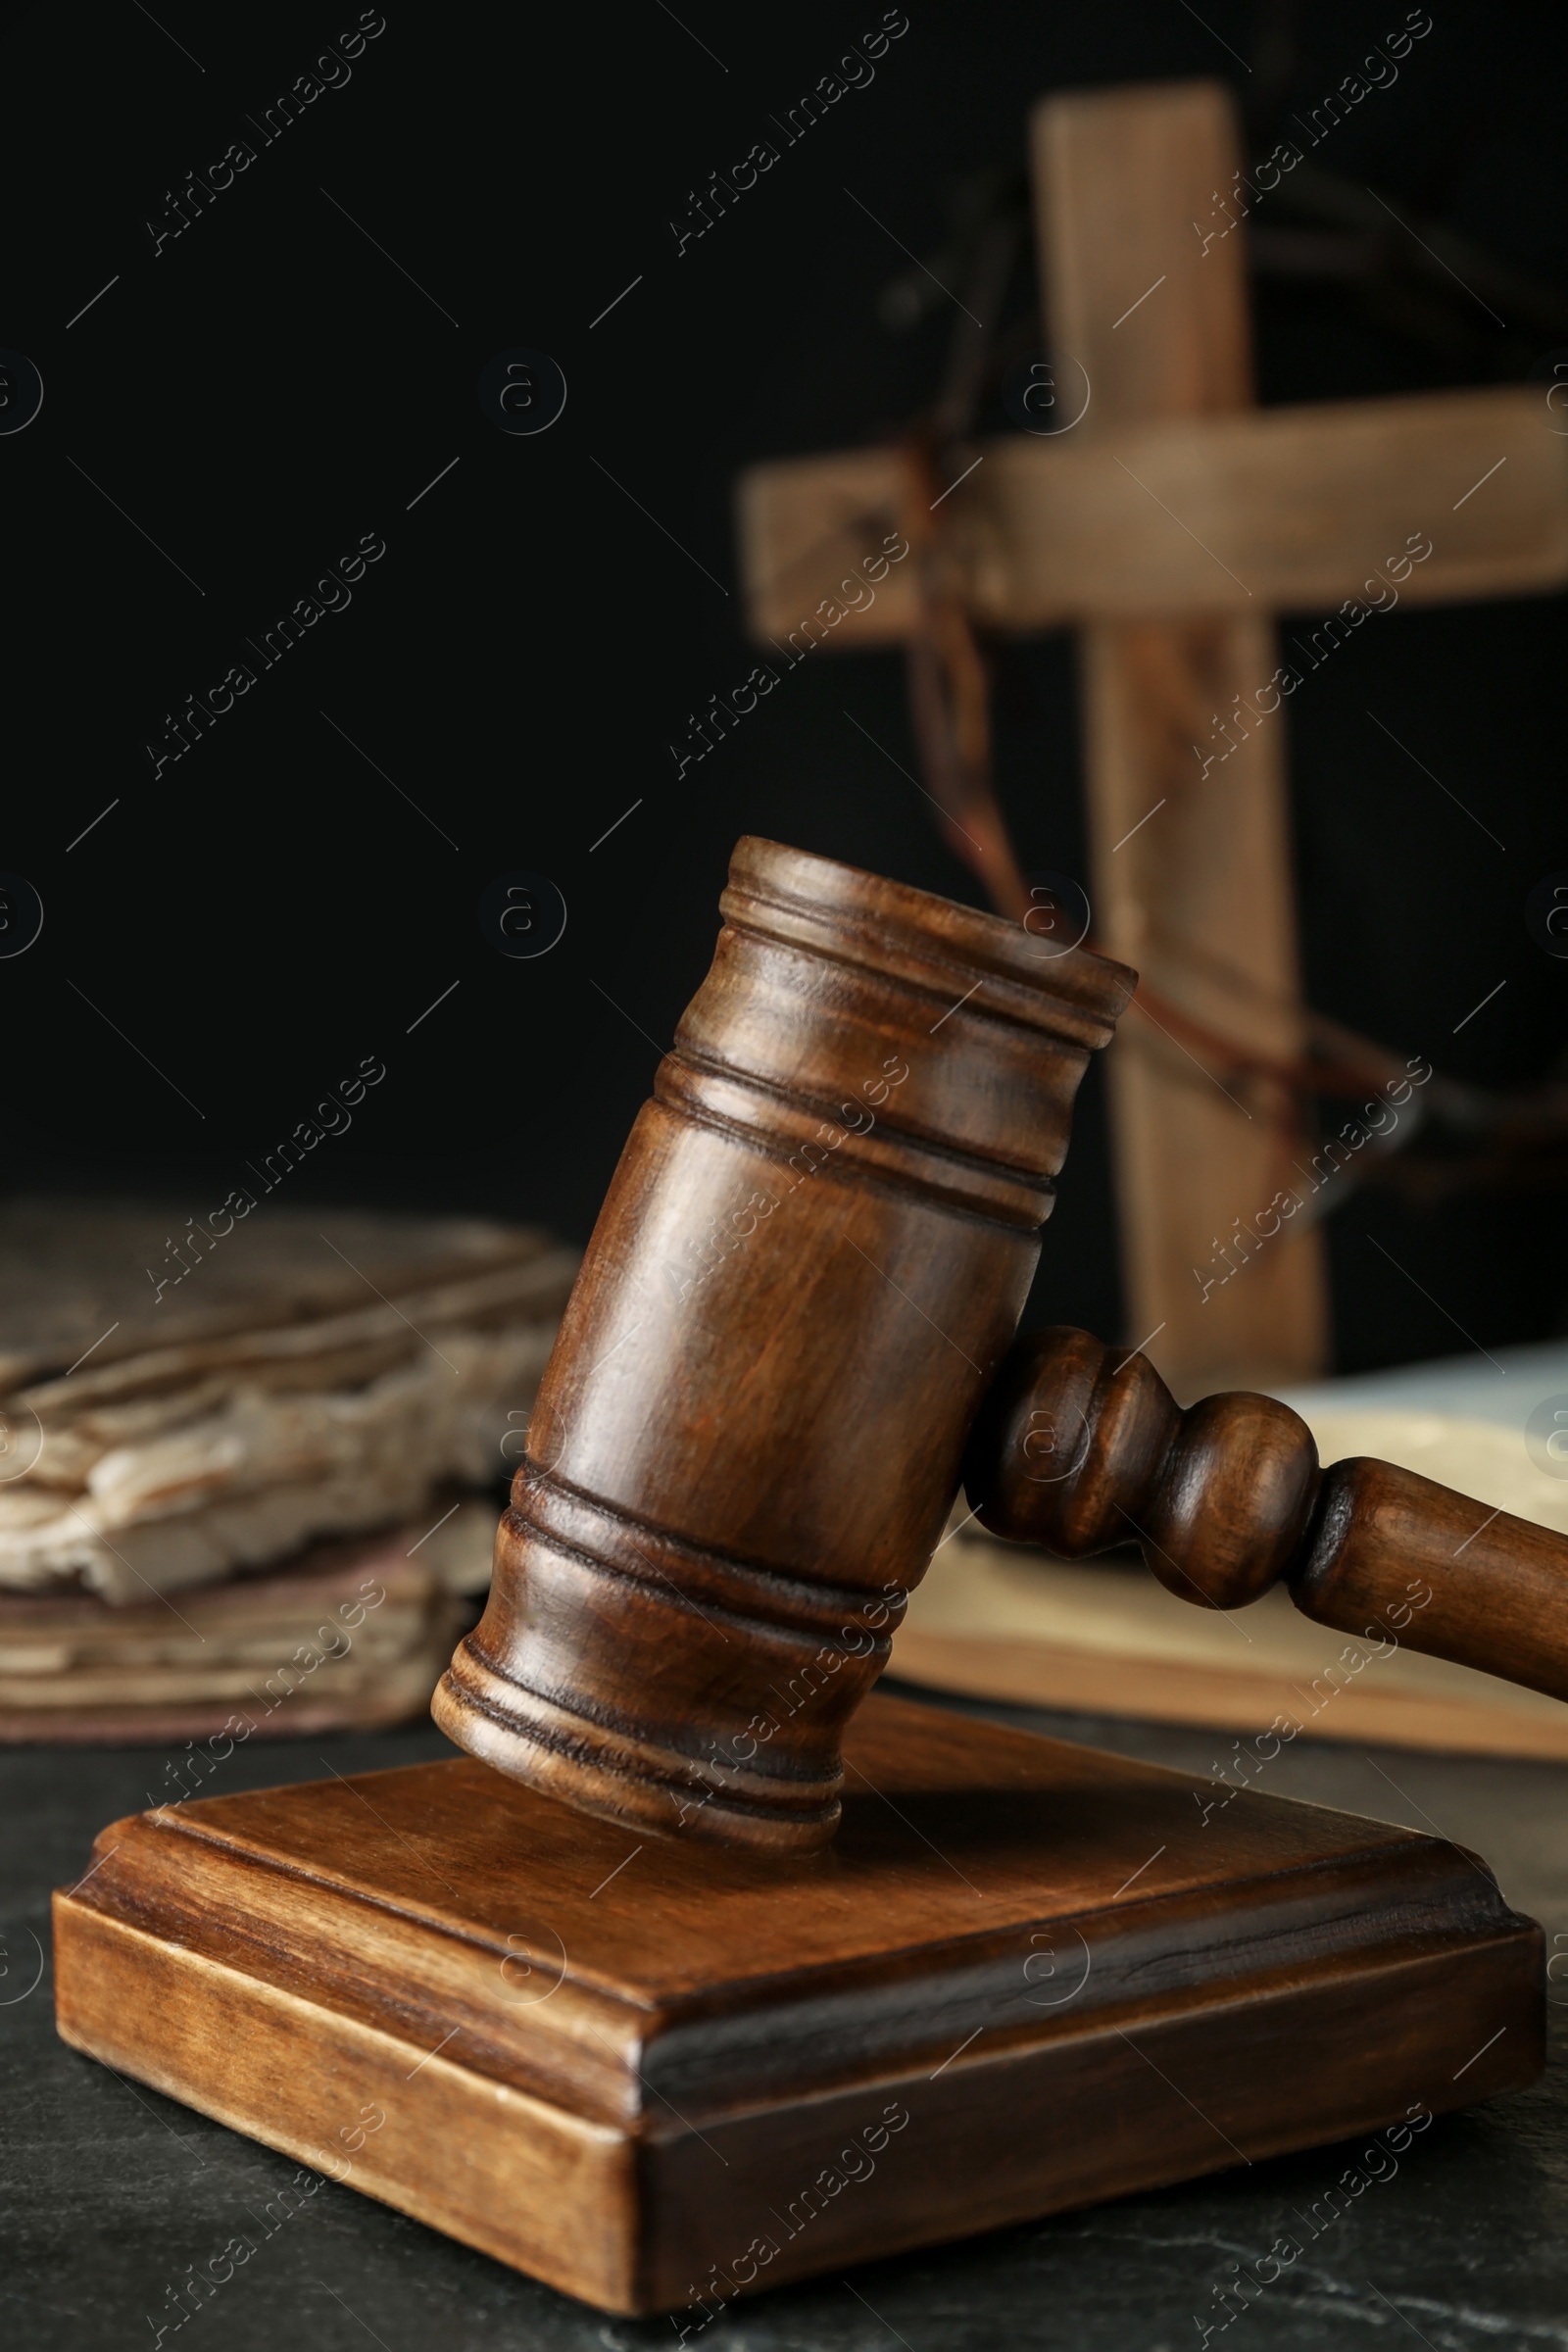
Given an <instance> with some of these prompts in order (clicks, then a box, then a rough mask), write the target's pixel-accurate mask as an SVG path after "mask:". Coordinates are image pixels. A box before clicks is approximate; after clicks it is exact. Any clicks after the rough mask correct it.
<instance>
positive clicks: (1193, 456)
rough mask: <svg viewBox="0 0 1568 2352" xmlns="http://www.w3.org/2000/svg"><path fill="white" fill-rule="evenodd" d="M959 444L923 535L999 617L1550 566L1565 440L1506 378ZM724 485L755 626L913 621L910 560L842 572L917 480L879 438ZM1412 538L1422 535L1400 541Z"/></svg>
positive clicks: (863, 639)
mask: <svg viewBox="0 0 1568 2352" xmlns="http://www.w3.org/2000/svg"><path fill="white" fill-rule="evenodd" d="M1152 299H1160V300H1162V299H1163V289H1162V291H1161V295H1160V296H1158V297H1152ZM1128 323H1129V325H1130V324H1131V321H1129V322H1128ZM1123 331H1125V329H1124V330H1123ZM1086 422H1087V419H1086ZM977 449H978V452H979V454H980V455H981V457H982V460H983V462H982V464H981V465H980V466H978V467H977V468H976V470H975V471H974V472H973V473H972V474H970V476H969V478H968V480H967V481H965V482H964V483H962V484H961V485H960V487H958V488H957V489H956V490H955V491H954V492H953V493H952V495H951V497H950V498H949V499H948V500H947V501H946V502H945V503H944V508H943V513H944V515H946V516H947V527H946V533H945V555H946V558H947V561H948V563H949V564H950V566H951V575H950V576H951V578H952V580H953V583H954V587H955V590H956V593H957V594H958V596H959V597H960V598H961V600H962V602H963V604H964V606H965V608H966V610H967V611H968V612H969V613H970V614H971V616H972V617H973V618H974V619H975V620H977V621H978V622H979V623H980V624H981V625H982V626H983V627H985V628H989V629H996V630H998V631H1002V632H1015V631H1019V630H1028V629H1047V628H1059V627H1062V626H1065V625H1070V624H1074V623H1082V622H1086V621H1094V620H1139V619H1156V618H1160V617H1162V616H1164V617H1168V616H1169V615H1170V614H1172V613H1181V614H1186V615H1192V616H1198V615H1202V614H1213V615H1216V616H1220V615H1234V614H1237V613H1252V612H1254V611H1256V610H1258V609H1259V608H1261V609H1262V610H1263V611H1264V612H1269V613H1325V612H1332V611H1334V610H1335V609H1336V608H1337V607H1338V606H1339V605H1340V604H1341V603H1343V602H1344V601H1345V600H1346V599H1347V598H1352V597H1353V598H1357V599H1359V600H1360V601H1361V602H1362V603H1363V604H1374V605H1376V606H1377V608H1378V609H1379V610H1380V611H1390V610H1393V609H1394V608H1395V606H1396V604H1402V605H1428V604H1442V603H1451V602H1454V601H1457V600H1460V599H1463V600H1465V601H1472V600H1477V599H1481V598H1486V597H1494V596H1517V595H1519V594H1520V593H1521V592H1523V591H1526V590H1530V589H1536V590H1546V589H1550V588H1555V587H1559V586H1560V585H1561V584H1562V582H1563V580H1564V579H1568V458H1565V457H1564V454H1563V445H1562V442H1561V440H1559V439H1558V438H1556V437H1554V436H1553V435H1552V434H1551V433H1549V432H1545V431H1544V430H1543V429H1542V422H1541V404H1540V402H1539V400H1536V399H1534V398H1533V397H1532V396H1531V394H1530V393H1528V392H1526V391H1522V390H1515V389H1514V388H1512V387H1511V386H1497V387H1495V388H1489V389H1487V390H1484V391H1477V392H1434V393H1419V394H1414V395H1411V396H1407V397H1401V398H1398V399H1392V400H1376V401H1325V402H1323V403H1322V404H1321V405H1319V406H1314V407H1311V408H1287V409H1267V410H1260V411H1256V412H1252V413H1248V412H1245V411H1244V412H1241V413H1240V414H1236V415H1229V416H1219V417H1203V416H1196V417H1158V418H1156V419H1155V420H1154V421H1153V422H1151V423H1136V422H1135V423H1128V424H1121V425H1107V426H1104V427H1103V428H1102V429H1098V430H1097V431H1096V432H1095V434H1094V435H1093V436H1092V437H1088V438H1086V437H1084V436H1083V435H1082V434H1081V433H1080V432H1079V431H1078V430H1077V429H1074V431H1073V432H1071V433H1069V434H1067V435H1065V436H1063V437H1062V438H1061V439H1060V440H1059V441H1058V440H1055V439H1052V440H1041V441H1029V440H1025V439H1024V438H1022V437H1021V436H1019V437H1015V438H1009V439H1006V440H1000V441H987V442H983V443H980V444H977ZM1499 461H1501V469H1500V470H1499V471H1497V472H1496V473H1495V475H1494V478H1493V479H1492V480H1491V481H1489V482H1488V483H1487V484H1486V488H1485V491H1484V492H1483V493H1479V494H1478V495H1477V496H1475V497H1474V498H1471V499H1467V500H1465V503H1464V504H1463V505H1461V506H1459V508H1458V511H1457V513H1455V512H1454V507H1455V502H1456V501H1457V500H1460V499H1461V498H1463V496H1464V493H1465V492H1466V491H1468V490H1469V489H1470V488H1471V487H1472V485H1473V484H1474V483H1476V482H1477V481H1479V480H1480V479H1481V478H1482V476H1483V475H1485V474H1486V473H1487V472H1488V471H1489V469H1491V468H1493V467H1495V466H1498V464H1499ZM738 501H739V522H740V543H741V564H742V572H743V576H744V579H745V584H746V594H747V599H748V613H749V616H750V622H751V626H752V629H753V633H754V634H755V636H756V637H757V640H758V642H759V643H760V644H762V643H765V641H766V640H767V639H768V638H769V637H774V638H778V639H780V640H782V639H784V638H786V637H787V636H788V635H789V633H790V631H791V630H792V629H799V628H801V627H803V626H804V625H806V624H807V623H809V621H810V619H811V617H812V616H813V615H814V614H816V613H817V610H818V607H819V605H821V604H822V603H823V601H824V600H828V601H830V602H833V601H837V602H839V603H840V604H842V606H843V607H844V608H846V609H845V611H844V617H843V618H842V619H841V620H836V621H834V623H833V625H832V627H831V629H830V630H826V631H824V632H823V635H822V642H823V645H824V647H825V648H828V649H836V650H837V651H839V652H846V651H848V652H854V651H856V650H857V649H858V648H864V647H869V646H872V645H895V644H900V643H902V642H903V641H904V640H905V639H906V638H907V637H908V636H909V635H910V634H911V633H912V632H913V629H914V627H915V623H916V620H917V618H918V615H919V606H920V598H919V584H918V581H917V580H916V578H915V576H914V574H913V572H912V569H910V568H909V567H908V566H907V565H905V564H894V565H893V566H891V567H890V569H889V570H888V572H887V574H886V577H885V578H883V579H882V580H880V581H879V582H876V583H874V590H875V592H874V595H873V596H872V597H871V598H870V599H869V601H868V600H867V597H866V593H865V591H866V587H867V586H871V585H873V583H863V584H861V585H859V586H857V584H856V583H855V581H854V578H853V574H854V573H855V572H856V570H857V568H858V567H859V566H862V565H863V564H865V562H866V560H867V558H868V557H874V555H875V553H876V551H877V549H878V548H879V547H880V546H881V543H882V540H883V538H884V537H885V535H886V534H888V533H889V532H900V533H902V534H903V535H904V536H905V537H906V538H908V537H909V536H910V534H911V533H912V532H913V531H915V530H916V529H917V528H918V524H919V505H918V501H919V485H918V483H917V482H916V481H915V479H914V477H913V475H912V472H911V471H910V469H909V468H908V466H907V463H906V461H905V460H904V459H903V457H902V456H901V454H900V453H899V452H898V451H897V450H890V449H867V450H856V451H852V452H848V453H845V454H844V455H841V456H832V457H822V458H790V459H784V460H780V461H777V462H775V463H772V464H769V465H765V466H754V467H752V468H751V470H750V471H749V472H748V473H746V474H745V475H743V477H742V480H741V484H740V487H739V491H738ZM1162 510H1164V511H1162ZM1172 514H1176V515H1180V516H1181V519H1182V522H1183V524H1185V526H1186V528H1185V529H1175V528H1173V527H1172V524H1171V520H1170V516H1171V515H1172ZM1411 538H1418V539H1419V538H1425V539H1426V540H1427V541H1428V543H1429V545H1430V547H1431V553H1430V555H1428V556H1426V557H1424V558H1422V559H1421V560H1420V561H1418V562H1417V561H1411V560H1410V559H1409V558H1408V557H1407V556H1406V555H1405V553H1404V550H1405V543H1406V541H1407V540H1409V539H1411ZM1391 559H1392V560H1393V561H1394V565H1395V572H1394V576H1393V577H1392V578H1391V577H1389V576H1388V575H1387V574H1385V573H1384V572H1383V566H1384V565H1385V564H1388V563H1389V562H1390V561H1391ZM846 582H848V585H846ZM1269 674H1270V672H1269V671H1268V670H1265V671H1264V672H1263V673H1262V677H1260V678H1255V679H1253V680H1252V681H1251V683H1250V686H1249V687H1248V688H1247V689H1246V691H1248V692H1249V693H1250V692H1253V691H1255V689H1256V688H1258V687H1259V686H1261V684H1262V683H1263V680H1264V679H1266V678H1267V677H1268V676H1269ZM1204 715H1205V724H1206V718H1207V713H1205V714H1204Z"/></svg>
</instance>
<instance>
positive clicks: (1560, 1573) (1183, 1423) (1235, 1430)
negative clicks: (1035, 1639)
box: [963, 1326, 1568, 1698]
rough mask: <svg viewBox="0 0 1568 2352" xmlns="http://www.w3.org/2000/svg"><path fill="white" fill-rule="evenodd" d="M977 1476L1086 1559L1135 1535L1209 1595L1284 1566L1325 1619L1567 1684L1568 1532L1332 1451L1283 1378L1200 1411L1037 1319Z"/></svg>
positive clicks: (1019, 1528)
mask: <svg viewBox="0 0 1568 2352" xmlns="http://www.w3.org/2000/svg"><path fill="white" fill-rule="evenodd" d="M963 1483H964V1487H965V1489H966V1490H967V1493H968V1496H969V1500H970V1502H971V1504H973V1505H975V1506H976V1515H977V1517H978V1518H979V1520H980V1523H981V1525H982V1526H983V1527H986V1528H989V1529H990V1530H991V1532H992V1533H993V1534H994V1535H999V1536H1005V1537H1008V1538H1010V1539H1011V1540H1012V1541H1013V1542H1014V1543H1023V1544H1043V1545H1045V1546H1046V1547H1047V1548H1048V1549H1049V1550H1051V1551H1054V1552H1056V1553H1057V1554H1059V1555H1060V1556H1062V1557H1064V1558H1066V1559H1082V1558H1083V1557H1085V1556H1086V1555H1087V1554H1089V1553H1091V1552H1096V1551H1104V1550H1107V1549H1108V1548H1109V1547H1110V1546H1111V1545H1113V1544H1125V1543H1128V1542H1135V1543H1137V1544H1139V1545H1140V1546H1141V1548H1142V1550H1143V1555H1144V1558H1145V1560H1146V1562H1147V1563H1148V1565H1149V1566H1150V1567H1151V1568H1152V1570H1153V1572H1154V1574H1155V1575H1156V1576H1157V1577H1158V1578H1159V1579H1160V1581H1161V1583H1162V1584H1164V1585H1167V1586H1168V1587H1169V1588H1170V1590H1171V1592H1173V1593H1179V1594H1180V1595H1181V1596H1182V1597H1183V1598H1184V1599H1186V1600H1192V1601H1196V1602H1198V1603H1199V1604H1200V1605H1201V1606H1202V1607H1205V1608H1213V1609H1234V1608H1239V1607H1241V1606H1242V1604H1243V1603H1244V1602H1246V1601H1250V1600H1255V1599H1256V1597H1257V1596H1258V1594H1259V1593H1263V1592H1266V1591H1267V1589H1268V1587H1269V1586H1270V1585H1272V1584H1274V1583H1275V1582H1276V1581H1277V1580H1278V1579H1281V1578H1283V1579H1284V1581H1285V1583H1286V1585H1287V1586H1288V1587H1289V1590H1290V1593H1291V1597H1292V1599H1293V1600H1294V1601H1295V1602H1296V1605H1297V1607H1298V1608H1299V1609H1301V1610H1302V1611H1304V1613H1305V1614H1306V1615H1307V1616H1308V1617H1315V1618H1316V1619H1317V1620H1318V1622H1319V1623H1320V1624H1323V1625H1332V1626H1336V1627H1338V1628H1339V1630H1340V1631H1341V1632H1342V1633H1347V1634H1353V1635H1355V1636H1356V1637H1357V1638H1358V1639H1362V1640H1366V1641H1382V1640H1385V1639H1389V1640H1392V1641H1393V1642H1402V1643H1403V1644H1404V1645H1405V1647H1406V1648H1408V1649H1419V1650H1425V1651H1427V1652H1428V1653H1429V1654H1430V1655H1432V1656H1434V1657H1439V1658H1451V1659H1453V1660H1455V1662H1456V1663H1458V1664H1459V1665H1462V1666H1478V1667H1480V1668H1482V1669H1483V1670H1484V1671H1485V1672H1486V1673H1488V1674H1496V1675H1501V1676H1502V1677H1503V1678H1504V1679H1505V1680H1506V1681H1508V1682H1511V1683H1522V1684H1524V1685H1525V1686H1526V1687H1527V1688H1528V1689H1530V1690H1532V1691H1546V1692H1548V1693H1549V1694H1550V1696H1552V1697H1553V1698H1568V1541H1565V1540H1564V1539H1563V1538H1562V1537H1560V1536H1555V1535H1552V1534H1550V1533H1549V1532H1548V1531H1547V1530H1546V1529H1545V1528H1543V1527H1537V1526H1535V1525H1534V1524H1532V1522H1530V1521H1529V1520H1525V1519H1515V1518H1512V1517H1510V1515H1509V1514H1508V1513H1507V1512H1506V1511H1489V1510H1488V1509H1487V1507H1486V1505H1485V1504H1484V1503H1480V1502H1474V1501H1472V1500H1471V1499H1470V1498H1469V1497H1468V1496H1467V1495H1456V1494H1454V1493H1453V1492H1452V1491H1451V1489H1449V1488H1447V1487H1440V1486H1438V1485H1437V1484H1436V1483H1435V1482H1434V1481H1433V1480H1431V1479H1428V1478H1419V1477H1417V1476H1416V1475H1415V1473H1414V1472H1413V1471H1409V1470H1398V1469H1396V1468H1395V1467H1394V1465H1393V1464H1392V1463H1390V1462H1379V1461H1373V1460H1356V1461H1347V1462H1336V1463H1334V1464H1333V1466H1332V1467H1331V1468H1330V1469H1328V1470H1323V1469H1321V1468H1320V1467H1319V1465H1318V1458H1317V1447H1316V1446H1314V1444H1313V1442H1312V1435H1311V1432H1310V1431H1309V1430H1308V1428H1307V1426H1306V1423H1305V1422H1304V1421H1303V1420H1302V1419H1301V1417H1300V1415H1299V1413H1294V1412H1292V1410H1291V1408H1290V1406H1289V1405H1286V1404H1281V1403H1280V1402H1279V1401H1278V1400H1277V1399H1276V1398H1274V1397H1253V1396H1248V1395H1244V1394H1241V1393H1237V1394H1233V1395H1228V1396H1218V1397H1203V1398H1202V1399H1201V1401H1200V1402H1199V1403H1197V1404H1194V1405H1191V1406H1189V1407H1188V1409H1187V1410H1186V1411H1185V1412H1184V1411H1183V1410H1182V1409H1181V1407H1180V1406H1179V1405H1178V1404H1177V1403H1176V1401H1175V1399H1174V1397H1172V1396H1171V1394H1170V1391H1169V1390H1168V1389H1167V1388H1166V1386H1165V1384H1164V1382H1163V1381H1162V1380H1161V1379H1160V1377H1159V1375H1158V1373H1157V1372H1155V1370H1154V1368H1153V1366H1152V1364H1150V1363H1149V1362H1148V1361H1147V1359H1146V1358H1145V1357H1143V1356H1141V1355H1136V1354H1134V1355H1128V1356H1121V1354H1120V1351H1119V1350H1114V1349H1110V1348H1104V1347H1103V1346H1102V1345H1101V1343H1100V1342H1099V1341H1098V1340H1096V1339H1092V1338H1091V1337H1090V1335H1089V1334H1088V1332H1085V1331H1073V1330H1069V1329H1067V1328H1065V1327H1060V1326H1059V1327H1057V1328H1056V1329H1054V1330H1051V1331H1044V1332H1034V1333H1030V1334H1028V1335H1026V1336H1025V1337H1024V1338H1023V1339H1021V1340H1019V1341H1018V1342H1017V1344H1016V1345H1015V1346H1014V1348H1012V1349H1011V1350H1010V1352H1009V1353H1008V1354H1007V1356H1006V1357H1005V1359H1004V1361H1003V1364H1002V1367H1001V1370H1000V1371H999V1373H998V1376H997V1379H996V1381H995V1383H994V1384H993V1386H992V1388H991V1390H990V1393H989V1394H988V1396H987V1397H986V1400H985V1403H984V1405H983V1406H982V1408H981V1412H980V1415H979V1418H978V1419H977V1421H976V1423H975V1426H974V1429H973V1432H972V1433H971V1436H970V1440H969V1445H968V1449H967V1452H966V1454H965V1457H964V1464H963Z"/></svg>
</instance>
